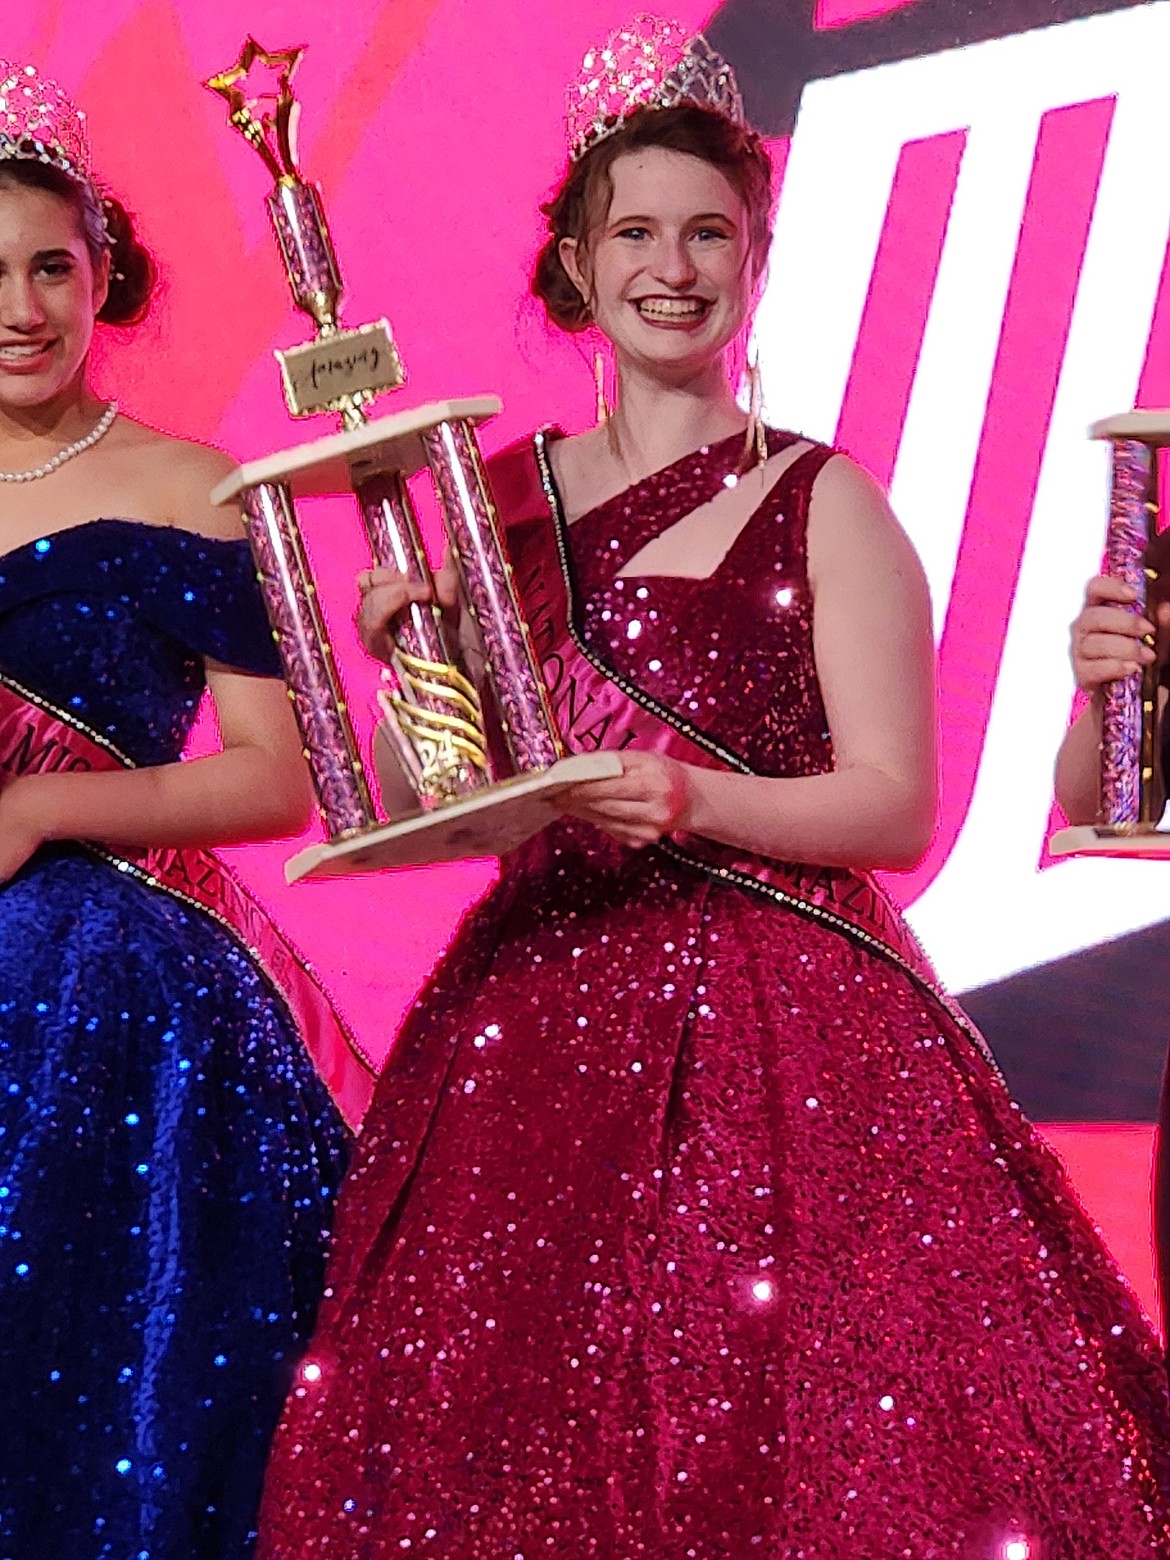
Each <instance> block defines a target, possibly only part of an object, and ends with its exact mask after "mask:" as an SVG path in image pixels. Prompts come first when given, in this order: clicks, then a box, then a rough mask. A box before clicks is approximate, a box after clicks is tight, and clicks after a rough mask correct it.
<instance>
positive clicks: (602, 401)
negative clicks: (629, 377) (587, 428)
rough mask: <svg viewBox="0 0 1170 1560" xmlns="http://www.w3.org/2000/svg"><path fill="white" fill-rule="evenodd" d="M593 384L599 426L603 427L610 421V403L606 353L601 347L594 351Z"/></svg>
mask: <svg viewBox="0 0 1170 1560" xmlns="http://www.w3.org/2000/svg"><path fill="white" fill-rule="evenodd" d="M593 384H594V387H595V389H596V391H597V426H598V427H599V428H601V427H604V426H605V424H606V423H607V422H608V421H609V414H610V405H609V397H608V396H607V395H606V393H605V353H604V352H603V351H602V350H601V348H600V347H596V348H595V349H594V352H593Z"/></svg>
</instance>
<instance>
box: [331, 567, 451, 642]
mask: <svg viewBox="0 0 1170 1560" xmlns="http://www.w3.org/2000/svg"><path fill="white" fill-rule="evenodd" d="M434 582H435V588H434V592H433V593H432V592H431V590H430V589H429V587H428V586H426V585H423V584H422V583H421V582H418V581H412V580H408V579H407V577H406V576H405V574H398V573H397V572H396V571H395V570H394V569H363V570H362V572H361V573H360V574H359V575H358V592H359V598H360V599H359V601H358V608H357V612H356V613H355V614H354V623H355V624H356V626H357V631H358V636H359V638H360V639H361V642H362V644H363V645H365V647H366V649H367V650H368V651H369V653H370V654H371V655H372V656H373V657H374V658H375V659H376V660H379V661H385V662H386V663H387V664H389V663H390V661H391V660H392V658H393V655H394V625H395V622H396V620H397V619H398V618H399V617H401V615H402V613H403V612H405V610H406V608H407V607H409V606H411V605H412V604H413V603H415V602H420V603H421V602H429V601H437V602H438V604H439V606H440V607H441V608H442V609H443V610H444V611H445V612H452V611H454V610H455V607H456V603H457V600H458V582H457V580H456V575H455V570H454V567H453V565H452V563H451V558H450V554H448V556H447V557H446V558H445V559H444V560H443V567H442V568H441V569H439V570H437V571H436V573H435V575H434Z"/></svg>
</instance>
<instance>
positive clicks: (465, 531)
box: [423, 420, 564, 773]
mask: <svg viewBox="0 0 1170 1560" xmlns="http://www.w3.org/2000/svg"><path fill="white" fill-rule="evenodd" d="M423 449H424V450H425V451H426V457H427V462H428V464H429V465H430V468H431V473H432V475H433V477H434V479H435V488H436V491H437V492H438V495H439V502H440V504H441V505H442V509H443V519H444V522H445V524H446V527H447V534H448V536H449V537H450V538H451V545H452V546H453V548H454V549H455V553H456V555H457V557H458V559H459V565H460V570H461V573H462V576H463V580H464V584H465V586H466V589H467V596H468V602H469V605H470V607H471V611H472V613H473V615H474V617H475V621H476V623H477V625H478V627H479V631H480V634H481V635H482V636H483V642H484V647H485V649H486V651H487V665H488V668H489V675H490V677H491V681H492V689H493V692H494V693H495V696H496V704H497V706H498V708H499V711H500V717H501V721H502V723H503V734H504V741H505V742H506V744H507V747H508V753H509V756H510V758H511V760H512V762H513V764H514V765H515V766H516V769H517V771H518V772H520V773H525V772H527V771H531V770H541V769H548V768H550V767H551V766H552V765H553V764H555V763H556V761H557V760H558V759H559V758H562V757H563V756H564V749H563V747H562V746H561V742H560V739H559V737H558V736H557V730H556V722H555V721H554V720H553V716H552V712H551V710H550V709H549V704H548V696H547V693H546V692H545V686H544V679H543V677H541V675H540V672H539V670H538V668H537V664H536V657H535V655H534V654H533V650H532V642H531V639H530V638H529V634H528V629H527V626H526V624H525V622H524V618H523V616H522V615H521V612H520V607H519V605H518V603H517V601H516V593H515V590H514V588H513V585H512V569H511V565H510V564H509V563H508V560H507V558H506V556H505V554H504V550H503V548H502V546H501V545H500V539H499V529H500V528H499V521H498V519H497V516H496V509H495V504H494V503H493V501H492V497H491V490H490V488H489V487H488V481H487V476H486V474H485V472H484V469H483V458H482V456H481V455H480V452H479V446H478V444H477V442H476V438H475V433H474V431H473V430H472V428H471V426H470V425H469V424H468V423H467V422H464V421H462V420H461V421H458V422H441V423H438V424H436V425H435V427H433V428H429V429H427V430H426V431H425V432H424V434H423Z"/></svg>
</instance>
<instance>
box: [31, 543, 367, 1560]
mask: <svg viewBox="0 0 1170 1560" xmlns="http://www.w3.org/2000/svg"><path fill="white" fill-rule="evenodd" d="M204 655H208V656H212V657H214V658H216V659H217V660H221V661H224V662H226V663H228V664H231V665H235V666H238V667H240V668H241V669H244V670H247V671H252V672H256V673H261V674H265V675H269V674H272V673H273V672H275V671H276V670H277V668H276V666H275V664H274V658H273V651H272V645H271V641H270V638H269V636H268V632H267V626H266V623H265V621H264V617H263V608H262V605H261V603H260V600H259V596H258V592H257V589H256V586H255V582H254V580H253V578H252V571H251V564H250V560H249V557H248V552H247V548H246V546H245V545H244V544H242V543H234V542H232V543H227V542H215V541H208V540H206V539H204V538H200V537H196V536H192V535H189V534H188V533H186V532H182V531H173V530H166V529H161V528H159V527H154V526H144V525H140V524H136V523H131V522H125V521H101V522H96V523H93V524H90V525H87V526H84V527H80V528H77V529H75V530H71V531H66V532H61V533H59V534H57V535H56V536H48V537H45V538H42V539H41V540H40V541H37V542H35V543H32V544H30V545H29V546H27V547H22V548H20V549H18V550H17V551H15V552H12V553H9V554H7V555H6V556H4V557H2V558H0V669H2V670H3V671H4V672H5V673H7V674H8V675H9V676H10V677H11V678H13V679H15V680H17V681H18V682H20V683H22V684H23V685H24V686H26V687H29V688H30V689H31V690H32V691H33V692H35V693H37V694H39V695H40V696H42V697H44V698H46V699H47V700H49V701H51V702H53V703H54V704H56V705H57V706H59V707H60V708H62V709H63V710H65V711H71V712H75V713H76V714H77V715H78V716H79V717H80V719H82V720H83V721H85V722H86V723H87V725H88V726H89V727H90V728H91V729H92V730H95V731H97V732H98V733H100V734H102V735H107V736H109V737H110V738H111V739H113V740H115V741H116V742H117V744H118V746H119V747H120V748H121V749H122V750H123V751H126V752H128V753H129V754H130V755H131V756H132V757H133V758H135V760H136V761H137V762H139V763H142V764H157V763H164V762H167V761H169V760H172V759H175V758H177V757H178V756H179V753H180V751H181V749H182V745H183V740H184V738H185V736H186V733H187V730H188V728H189V726H190V724H191V721H192V720H193V718H194V714H195V710H196V707H197V705H198V702H199V698H200V695H201V692H202V688H203V672H202V657H203V656H204ZM346 1155H347V1141H346V1134H345V1131H344V1128H343V1127H342V1125H341V1123H340V1120H339V1118H338V1117H337V1115H336V1113H335V1111H334V1108H333V1106H332V1103H331V1102H330V1100H329V1098H328V1096H327V1095H326V1093H325V1090H324V1088H323V1086H322V1085H321V1084H320V1083H319V1081H318V1079H317V1077H316V1075H315V1073H314V1072H313V1069H312V1066H311V1064H310V1062H309V1060H308V1058H307V1056H306V1055H305V1053H304V1050H303V1048H302V1046H301V1043H300V1041H299V1039H298V1037H297V1034H296V1032H295V1030H294V1029H293V1026H292V1024H291V1022H290V1020H289V1018H288V1016H287V1013H286V1011H285V1009H284V1007H283V1004H282V1003H281V1002H280V1000H279V999H278V998H277V997H276V996H275V994H274V993H273V991H272V990H271V989H270V988H269V986H268V985H267V983H266V981H265V979H264V977H263V976H262V975H261V974H260V973H259V972H258V970H257V969H256V967H255V966H254V964H253V963H252V961H251V959H250V958H249V956H248V955H246V954H245V953H244V952H243V951H242V949H241V948H240V947H239V946H238V945H237V944H236V942H235V941H234V940H233V938H232V937H231V936H230V935H229V934H228V933H227V932H226V931H224V930H223V929H221V928H220V927H219V926H218V925H217V924H216V923H214V922H213V921H212V920H211V919H210V918H209V917H207V916H205V915H204V914H202V913H201V912H200V911H198V910H196V909H193V908H191V907H189V906H186V905H184V904H182V903H180V902H178V901H177V900H175V899H173V898H171V897H170V896H169V895H168V894H166V893H164V892H162V891H160V890H158V889H156V888H153V887H151V886H150V885H148V884H146V883H143V882H139V881H137V880H136V879H134V878H132V877H130V876H127V875H125V874H123V873H120V872H118V871H117V870H116V868H114V867H113V866H112V865H110V864H108V863H106V862H104V861H101V860H99V859H97V858H96V857H93V856H91V855H90V854H88V853H87V852H86V851H85V850H84V849H82V848H81V847H71V846H58V847H54V848H52V849H51V850H43V851H41V852H39V853H38V854H37V856H35V857H34V858H33V860H32V861H31V862H30V863H29V865H28V866H27V867H26V868H25V869H24V870H23V871H22V872H20V873H19V874H18V876H17V877H15V878H14V879H13V880H12V881H11V882H9V883H7V884H5V885H3V886H2V887H0V1317H2V1319H3V1324H2V1325H3V1330H2V1333H0V1419H2V1421H3V1424H4V1426H5V1429H4V1432H3V1446H4V1450H3V1453H2V1454H0V1556H2V1557H3V1560H97V1557H106V1556H108V1557H110V1560H244V1557H245V1556H248V1555H249V1554H251V1552H252V1550H253V1541H254V1531H255V1527H256V1517H257V1507H258V1503H259V1496H260V1485H261V1479H262V1472H263V1467H264V1460H265V1457H266V1454H267V1446H268V1441H269V1438H270V1435H271V1431H272V1427H273V1425H274V1423H275V1421H276V1417H277V1415H278V1412H279V1407H280V1403H281V1400H282V1398H283V1396H284V1393H285V1391H286V1389H287V1386H288V1383H289V1382H290V1380H291V1379H292V1372H293V1368H294V1362H295V1361H296V1360H297V1358H298V1357H299V1354H300V1352H301V1349H302V1346H303V1344H304V1342H305V1340H306V1338H307V1336H308V1333H309V1330H310V1329H311V1326H312V1322H313V1317H314V1314H315V1307H316V1301H317V1297H318V1294H319V1290H320V1285H321V1281H322V1270H323V1261H324V1243H325V1239H326V1234H327V1230H328V1227H329V1225H330V1223H331V1210H332V1204H333V1198H334V1195H335V1192H336V1188H337V1185H338V1183H339V1181H340V1177H341V1174H342V1171H343V1168H344V1160H345V1158H346Z"/></svg>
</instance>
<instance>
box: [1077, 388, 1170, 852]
mask: <svg viewBox="0 0 1170 1560" xmlns="http://www.w3.org/2000/svg"><path fill="white" fill-rule="evenodd" d="M1089 431H1090V435H1091V436H1092V437H1093V438H1096V439H1107V440H1109V441H1110V444H1111V449H1112V466H1111V495H1110V508H1109V526H1108V534H1107V541H1106V565H1105V573H1106V575H1107V577H1108V578H1109V579H1110V580H1115V581H1117V582H1119V583H1120V584H1121V585H1123V586H1125V587H1127V590H1126V591H1124V592H1118V591H1115V590H1110V591H1109V602H1108V606H1107V610H1108V614H1109V622H1110V623H1112V622H1113V621H1114V619H1115V618H1117V615H1118V613H1119V612H1124V613H1127V614H1128V615H1129V616H1130V617H1131V618H1132V619H1135V620H1137V619H1140V620H1143V621H1142V626H1143V627H1146V626H1149V625H1156V624H1158V623H1159V621H1160V620H1161V618H1162V616H1163V611H1162V610H1161V609H1162V606H1163V604H1164V603H1165V601H1166V589H1167V585H1170V571H1168V569H1167V564H1168V562H1170V559H1168V558H1167V554H1168V552H1170V533H1168V532H1166V531H1163V530H1162V528H1161V504H1160V498H1159V480H1158V451H1159V450H1161V449H1165V448H1167V447H1170V412H1166V411H1148V412H1147V411H1138V412H1125V413H1122V414H1121V415H1119V416H1115V417H1108V418H1105V419H1104V420H1103V421H1101V422H1098V423H1095V424H1094V425H1093V427H1092V428H1091V429H1090V430H1089ZM1100 584H1101V588H1102V589H1105V584H1104V582H1100ZM1122 598H1124V599H1122ZM1090 604H1092V598H1091V599H1090ZM1118 621H1120V620H1118ZM1116 633H1120V629H1118V630H1117V631H1116ZM1096 637H1097V638H1099V639H1100V638H1101V636H1100V635H1097V636H1096ZM1133 638H1134V640H1136V639H1137V638H1138V635H1137V634H1136V633H1135V634H1134V636H1133ZM1105 642H1106V643H1110V642H1112V641H1105ZM1118 642H1127V641H1123V640H1119V641H1118ZM1142 643H1143V644H1144V646H1145V647H1146V648H1145V649H1142V648H1141V646H1136V649H1137V653H1138V655H1139V657H1140V658H1141V660H1142V662H1143V664H1141V665H1139V666H1137V669H1136V670H1133V671H1129V672H1127V673H1126V675H1124V676H1121V677H1114V676H1113V675H1112V668H1111V669H1110V678H1111V680H1108V681H1107V682H1106V683H1105V693H1104V708H1103V711H1102V719H1101V748H1100V764H1101V770H1100V810H1099V813H1098V817H1097V821H1096V823H1095V824H1082V825H1078V826H1076V827H1073V828H1067V829H1061V830H1060V831H1059V832H1058V833H1057V834H1055V835H1054V836H1053V839H1052V841H1051V844H1050V847H1049V849H1050V850H1051V853H1052V854H1053V855H1054V856H1069V855H1096V856H1144V857H1150V858H1154V859H1170V832H1166V831H1165V830H1164V829H1163V828H1161V827H1160V825H1161V820H1162V815H1163V812H1164V810H1165V805H1166V785H1165V778H1164V775H1163V772H1162V740H1163V718H1164V708H1163V706H1164V704H1165V692H1164V689H1163V674H1164V672H1165V669H1166V665H1167V654H1166V652H1167V635H1166V633H1165V632H1162V631H1159V630H1158V629H1157V628H1155V630H1154V632H1152V633H1149V634H1147V635H1145V637H1144V639H1143V641H1142ZM1130 664H1134V663H1130Z"/></svg>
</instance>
